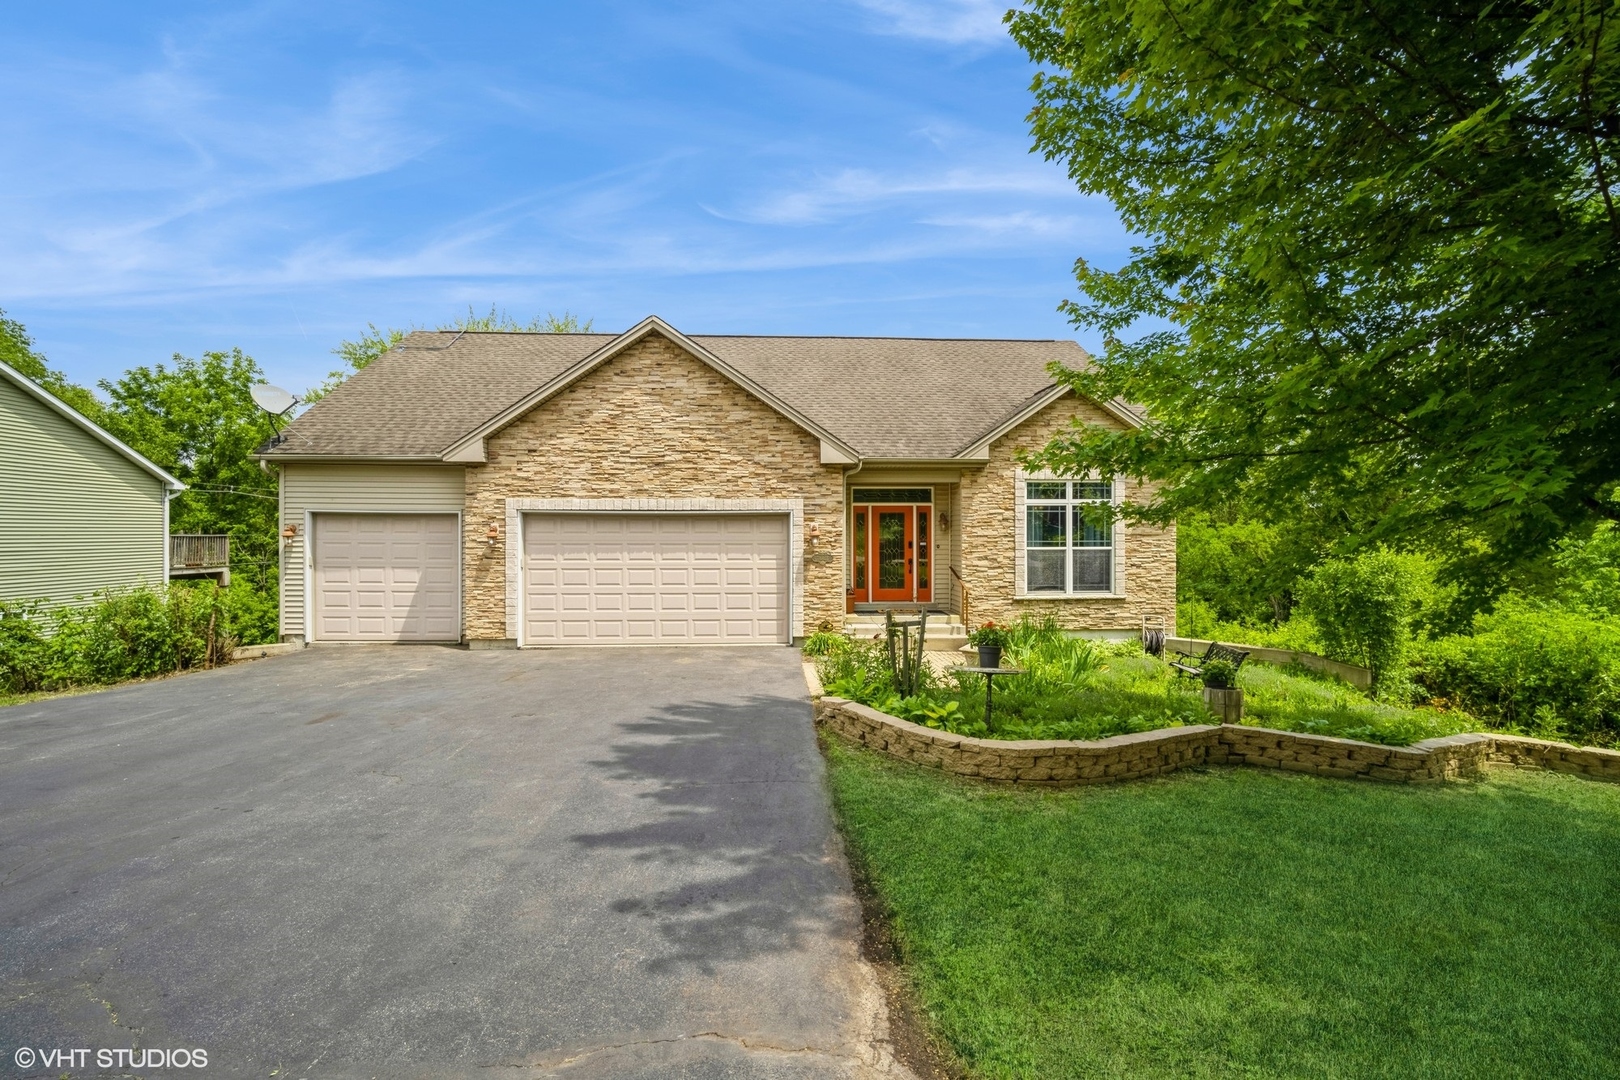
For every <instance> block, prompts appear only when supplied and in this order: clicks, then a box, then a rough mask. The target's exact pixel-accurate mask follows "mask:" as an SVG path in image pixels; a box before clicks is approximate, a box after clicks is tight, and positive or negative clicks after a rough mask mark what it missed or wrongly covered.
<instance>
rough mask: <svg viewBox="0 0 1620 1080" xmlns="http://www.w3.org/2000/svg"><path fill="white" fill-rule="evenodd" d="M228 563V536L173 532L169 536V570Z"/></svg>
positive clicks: (199, 567)
mask: <svg viewBox="0 0 1620 1080" xmlns="http://www.w3.org/2000/svg"><path fill="white" fill-rule="evenodd" d="M229 565H231V538H230V537H229V536H225V535H219V536H214V535H205V534H200V533H175V534H173V535H172V536H170V537H169V567H170V569H171V570H192V569H208V568H214V567H226V566H229Z"/></svg>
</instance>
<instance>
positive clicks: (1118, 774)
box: [815, 697, 1620, 786]
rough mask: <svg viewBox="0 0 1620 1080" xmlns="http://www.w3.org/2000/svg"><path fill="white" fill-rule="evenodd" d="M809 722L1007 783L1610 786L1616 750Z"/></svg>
mask: <svg viewBox="0 0 1620 1080" xmlns="http://www.w3.org/2000/svg"><path fill="white" fill-rule="evenodd" d="M815 715H816V723H817V724H818V725H820V726H822V727H824V728H827V729H828V730H830V731H834V732H837V733H838V734H839V735H841V736H843V737H844V738H846V739H849V740H851V741H852V742H857V743H860V744H862V745H865V746H869V747H871V748H872V749H874V750H880V751H882V752H883V753H886V754H890V755H892V756H894V757H897V758H902V759H904V760H906V761H912V762H916V763H917V764H919V765H926V766H928V767H930V768H935V769H940V770H943V771H945V772H950V773H955V774H957V775H958V776H971V777H975V778H977V779H981V780H993V781H1000V782H1004V783H1014V784H1033V785H1041V786H1067V785H1072V784H1103V783H1110V782H1112V781H1115V780H1135V779H1139V778H1141V777H1146V776H1158V775H1160V774H1162V773H1167V772H1174V771H1175V770H1176V769H1180V768H1184V767H1186V766H1188V765H1252V766H1258V767H1261V768H1273V769H1287V770H1289V771H1291V772H1306V773H1315V774H1317V775H1319V776H1338V777H1346V778H1348V777H1360V778H1364V779H1368V780H1386V781H1394V782H1397V783H1439V782H1442V781H1446V780H1457V779H1461V778H1464V777H1470V776H1478V775H1479V774H1480V773H1482V772H1483V771H1484V770H1485V768H1486V766H1487V765H1511V766H1518V767H1521V768H1544V769H1551V770H1554V771H1556V772H1567V773H1576V774H1579V775H1582V776H1589V777H1593V778H1596V779H1605V780H1614V781H1620V751H1614V750H1598V749H1594V748H1591V747H1575V746H1570V745H1568V744H1566V743H1555V742H1548V741H1546V740H1542V739H1524V738H1519V737H1517V736H1511V735H1491V734H1484V733H1481V734H1469V735H1449V736H1447V737H1445V738H1441V739H1428V740H1425V741H1424V742H1420V743H1416V744H1415V745H1412V746H1381V745H1379V744H1377V743H1365V742H1357V741H1356V740H1354V739H1335V738H1331V737H1329V736H1326V735H1304V734H1300V733H1298V732H1293V731H1273V730H1270V729H1269V728H1252V727H1240V726H1237V725H1233V724H1200V725H1194V726H1190V727H1179V728H1161V729H1159V730H1157V731H1144V732H1140V733H1138V734H1133V735H1116V736H1114V737H1113V738H1111V739H1101V740H1099V741H1097V742H1064V741H1039V742H1037V741H1018V742H1015V741H1010V740H998V739H975V738H971V737H969V736H966V735H953V734H951V733H949V732H945V731H935V730H933V729H932V728H925V727H922V726H920V725H918V724H912V723H909V722H907V721H905V720H901V719H899V718H897V717H893V716H889V715H887V714H886V713H880V712H878V711H877V710H876V709H872V708H868V707H867V706H865V705H860V704H857V703H855V702H852V701H846V700H844V699H843V698H836V697H823V698H821V699H819V700H818V701H817V702H816V704H815Z"/></svg>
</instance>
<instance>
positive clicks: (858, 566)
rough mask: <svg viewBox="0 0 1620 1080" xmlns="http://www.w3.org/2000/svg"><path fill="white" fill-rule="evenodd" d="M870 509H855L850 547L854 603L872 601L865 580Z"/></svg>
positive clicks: (861, 507) (858, 507)
mask: <svg viewBox="0 0 1620 1080" xmlns="http://www.w3.org/2000/svg"><path fill="white" fill-rule="evenodd" d="M871 512H872V511H871V508H870V507H866V506H857V507H856V508H855V540H854V542H853V543H852V544H851V545H850V549H851V551H852V553H853V555H852V558H853V562H854V566H853V567H851V571H852V573H851V582H852V584H854V586H855V602H856V603H858V604H861V603H865V602H867V601H868V600H871V599H872V595H871V593H870V592H869V591H868V588H869V586H870V583H869V582H868V581H867V578H866V563H867V545H868V536H867V531H866V519H867V518H868V517H870V516H871Z"/></svg>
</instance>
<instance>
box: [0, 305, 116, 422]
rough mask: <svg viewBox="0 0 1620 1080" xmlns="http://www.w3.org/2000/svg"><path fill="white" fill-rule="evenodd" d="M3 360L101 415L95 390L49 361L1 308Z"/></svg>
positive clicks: (76, 404)
mask: <svg viewBox="0 0 1620 1080" xmlns="http://www.w3.org/2000/svg"><path fill="white" fill-rule="evenodd" d="M0 363H5V364H8V365H10V366H11V367H13V368H15V369H16V370H18V371H20V372H22V373H23V374H24V375H26V376H28V377H29V378H30V379H32V380H34V381H35V382H37V383H39V384H40V385H41V386H43V387H44V388H45V389H47V390H49V391H50V392H51V393H53V394H55V395H56V396H57V397H58V398H61V399H62V400H63V401H65V402H67V403H68V404H69V405H71V406H73V407H74V408H75V409H77V410H78V411H79V412H81V413H83V414H84V415H85V416H87V417H89V418H90V419H92V420H97V421H99V420H100V419H101V403H100V402H99V401H97V400H96V396H95V394H93V393H91V392H90V391H89V390H88V389H86V388H85V387H83V386H80V385H79V384H78V383H75V382H73V381H72V380H71V379H69V378H68V377H67V376H66V375H64V374H62V373H61V372H60V371H57V370H56V369H55V368H52V367H51V366H50V365H49V364H47V363H46V361H45V357H43V356H41V355H40V354H39V352H38V351H37V350H35V348H34V339H33V338H31V337H29V336H28V331H27V330H26V329H24V328H23V324H22V323H20V322H18V321H17V320H16V319H12V318H8V317H7V316H6V313H5V312H4V311H3V310H0Z"/></svg>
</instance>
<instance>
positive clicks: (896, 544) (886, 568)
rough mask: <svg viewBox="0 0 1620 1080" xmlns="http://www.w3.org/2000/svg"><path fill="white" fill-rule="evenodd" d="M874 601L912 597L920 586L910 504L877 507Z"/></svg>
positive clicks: (873, 511)
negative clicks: (917, 581) (917, 584)
mask: <svg viewBox="0 0 1620 1080" xmlns="http://www.w3.org/2000/svg"><path fill="white" fill-rule="evenodd" d="M872 517H873V523H872V524H873V545H872V546H873V548H874V549H875V552H874V555H875V557H874V559H873V562H874V563H875V566H874V569H875V570H876V571H877V573H876V575H875V576H876V578H877V580H876V581H875V582H874V583H873V584H874V586H875V587H874V588H873V590H872V594H873V595H872V598H873V599H874V600H888V601H894V600H912V599H914V598H915V588H916V576H915V575H916V550H915V547H916V536H915V534H914V532H913V529H912V508H911V507H909V506H874V507H873V508H872Z"/></svg>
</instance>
